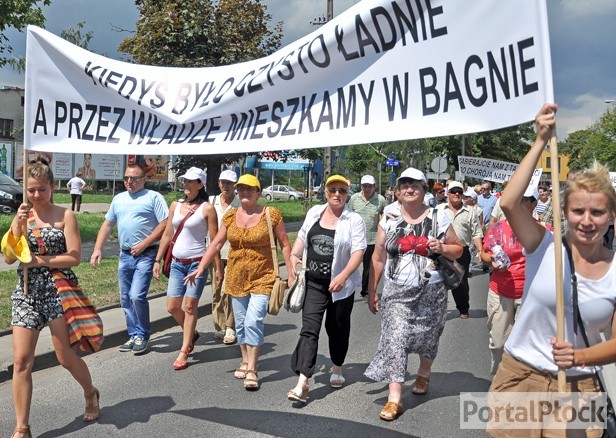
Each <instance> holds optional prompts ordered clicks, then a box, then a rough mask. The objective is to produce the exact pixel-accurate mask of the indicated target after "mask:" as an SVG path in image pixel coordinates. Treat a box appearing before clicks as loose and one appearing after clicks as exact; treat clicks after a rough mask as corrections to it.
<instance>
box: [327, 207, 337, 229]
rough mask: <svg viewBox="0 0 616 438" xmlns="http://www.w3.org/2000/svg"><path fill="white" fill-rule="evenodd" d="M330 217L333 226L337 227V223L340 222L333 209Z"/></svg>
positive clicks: (330, 211)
mask: <svg viewBox="0 0 616 438" xmlns="http://www.w3.org/2000/svg"><path fill="white" fill-rule="evenodd" d="M329 215H330V218H329V219H330V222H331V225H335V224H336V221H337V220H338V216H336V215H335V214H334V212H333V211H332V210H331V209H330V210H329Z"/></svg>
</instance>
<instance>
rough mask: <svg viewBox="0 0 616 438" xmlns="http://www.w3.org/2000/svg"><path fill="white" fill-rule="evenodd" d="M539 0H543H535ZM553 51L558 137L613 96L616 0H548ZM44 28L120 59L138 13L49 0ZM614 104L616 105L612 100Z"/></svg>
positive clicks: (289, 11) (290, 17)
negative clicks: (87, 34)
mask: <svg viewBox="0 0 616 438" xmlns="http://www.w3.org/2000/svg"><path fill="white" fill-rule="evenodd" d="M333 1H334V15H338V14H340V13H341V12H343V11H344V10H346V9H348V8H349V7H351V6H353V5H354V4H355V3H357V1H355V0H333ZM538 1H541V0H538ZM262 2H263V3H264V4H265V5H266V6H267V7H268V12H269V13H270V14H271V15H272V17H273V21H274V22H278V21H283V22H284V40H283V44H285V45H286V44H288V43H290V42H292V41H295V40H296V39H298V38H300V37H302V36H304V35H306V34H308V33H310V32H312V31H313V30H314V29H315V28H314V27H313V26H312V25H311V24H310V21H311V20H313V19H315V18H317V17H319V16H322V15H325V12H326V0H263V1H262ZM547 2H548V19H549V26H550V45H551V50H552V71H553V77H554V95H555V100H556V102H557V103H558V104H559V112H558V137H559V138H564V137H565V136H566V135H567V134H568V133H569V132H573V131H576V130H579V129H585V128H586V127H588V126H589V125H590V124H591V123H593V122H594V121H596V120H597V119H598V118H599V117H600V116H601V114H603V113H604V112H605V111H606V110H607V108H608V104H606V103H605V100H606V99H616V1H614V0H593V1H591V2H588V1H583V0H547ZM45 16H46V17H47V23H46V26H45V27H46V29H47V30H49V31H50V32H53V33H55V34H57V35H59V34H60V32H61V31H62V29H65V28H67V27H75V25H76V24H77V23H78V22H79V21H85V23H86V25H85V28H86V31H93V32H94V38H93V39H92V41H91V43H90V48H91V49H92V50H93V51H95V52H97V53H107V54H108V55H109V56H111V57H112V58H116V59H121V55H120V54H118V53H117V51H116V49H117V47H118V45H119V44H120V41H122V40H123V39H124V38H126V37H127V36H129V34H127V33H119V32H116V31H114V30H113V29H112V25H114V26H116V27H118V28H121V29H127V30H133V29H134V28H135V22H136V21H137V19H138V13H137V10H136V8H135V6H134V2H132V1H130V0H104V1H100V0H52V5H51V6H50V7H47V8H45ZM8 36H9V37H10V39H11V43H12V45H13V48H14V49H15V54H16V55H21V54H23V53H24V51H25V34H23V33H20V32H17V31H10V32H9V33H8ZM23 80H24V78H23V76H19V75H18V74H17V73H16V72H14V71H12V70H11V69H10V68H4V69H1V70H0V85H17V86H23ZM611 106H612V108H613V107H616V104H611Z"/></svg>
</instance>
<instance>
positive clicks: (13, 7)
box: [0, 0, 51, 67]
mask: <svg viewBox="0 0 616 438" xmlns="http://www.w3.org/2000/svg"><path fill="white" fill-rule="evenodd" d="M50 4H51V0H11V1H6V0H2V1H1V2H0V11H2V12H1V13H0V67H3V66H5V65H6V64H11V65H13V66H14V67H17V66H18V65H19V62H18V59H16V58H8V57H7V56H6V55H7V54H10V53H13V47H12V46H11V45H10V44H9V39H8V38H7V36H6V35H5V31H6V30H7V29H10V28H15V29H17V30H19V31H20V32H22V31H23V29H24V28H25V27H26V26H27V25H29V24H34V25H36V26H43V25H44V24H45V17H44V16H43V11H42V9H41V6H48V5H50Z"/></svg>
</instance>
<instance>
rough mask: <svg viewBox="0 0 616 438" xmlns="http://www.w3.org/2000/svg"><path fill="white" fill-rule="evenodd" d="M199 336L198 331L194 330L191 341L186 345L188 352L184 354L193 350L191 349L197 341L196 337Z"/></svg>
mask: <svg viewBox="0 0 616 438" xmlns="http://www.w3.org/2000/svg"><path fill="white" fill-rule="evenodd" d="M199 336H200V335H199V332H198V331H196V330H195V334H194V335H193V338H192V343H191V344H190V345H189V346H188V353H186V354H190V353H192V352H193V350H194V349H195V344H196V343H197V339H199ZM180 351H181V350H180Z"/></svg>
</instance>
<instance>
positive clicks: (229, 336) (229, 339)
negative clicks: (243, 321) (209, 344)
mask: <svg viewBox="0 0 616 438" xmlns="http://www.w3.org/2000/svg"><path fill="white" fill-rule="evenodd" d="M235 341H237V336H236V335H235V330H233V329H232V328H227V331H226V332H225V337H224V338H223V339H222V343H223V344H225V345H232V344H235Z"/></svg>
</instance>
